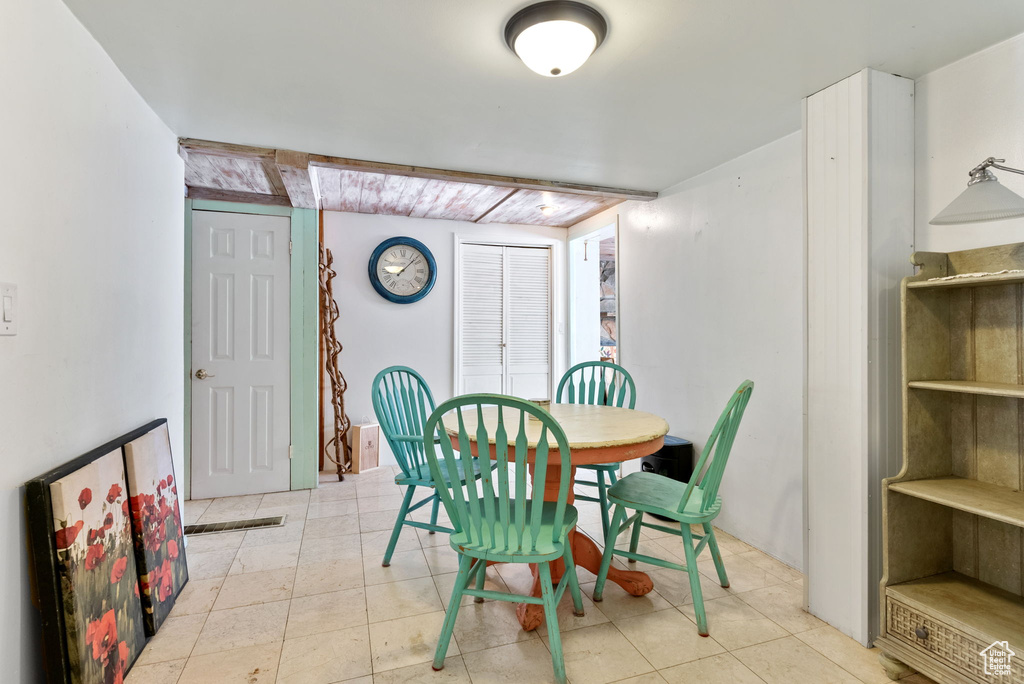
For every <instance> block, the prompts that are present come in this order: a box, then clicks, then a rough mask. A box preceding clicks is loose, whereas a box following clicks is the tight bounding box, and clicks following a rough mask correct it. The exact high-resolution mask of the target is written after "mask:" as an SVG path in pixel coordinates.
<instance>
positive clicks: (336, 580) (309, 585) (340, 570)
mask: <svg viewBox="0 0 1024 684" xmlns="http://www.w3.org/2000/svg"><path fill="white" fill-rule="evenodd" d="M361 586H363V564H362V563H361V562H359V561H351V560H339V561H323V562H321V563H310V564H308V565H299V567H298V568H297V569H296V572H295V588H294V590H293V591H292V597H293V598H299V597H301V596H312V595H313V594H326V593H329V592H332V591H342V590H344V589H355V588H358V587H361Z"/></svg>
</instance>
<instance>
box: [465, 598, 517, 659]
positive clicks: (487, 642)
mask: <svg viewBox="0 0 1024 684" xmlns="http://www.w3.org/2000/svg"><path fill="white" fill-rule="evenodd" d="M455 638H456V639H457V640H458V642H459V650H460V651H462V653H463V654H465V653H469V652H471V651H482V650H484V649H485V648H492V647H494V646H503V645H505V644H511V643H515V642H516V641H529V640H531V639H536V638H537V633H536V632H535V631H533V632H524V631H523V628H522V626H521V625H520V624H519V620H518V619H517V618H516V604H514V603H507V602H505V601H485V602H484V603H468V604H465V605H463V606H461V607H460V608H459V617H458V619H457V620H456V621H455Z"/></svg>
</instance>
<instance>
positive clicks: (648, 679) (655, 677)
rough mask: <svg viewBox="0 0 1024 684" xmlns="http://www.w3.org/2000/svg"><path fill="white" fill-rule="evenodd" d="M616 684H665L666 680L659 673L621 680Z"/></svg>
mask: <svg viewBox="0 0 1024 684" xmlns="http://www.w3.org/2000/svg"><path fill="white" fill-rule="evenodd" d="M615 684H665V678H664V677H662V676H661V675H660V674H659V673H657V672H648V673H647V674H642V675H640V676H639V677H630V678H629V679H620V680H619V681H617V682H616V683H615Z"/></svg>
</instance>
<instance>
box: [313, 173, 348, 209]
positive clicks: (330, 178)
mask: <svg viewBox="0 0 1024 684" xmlns="http://www.w3.org/2000/svg"><path fill="white" fill-rule="evenodd" d="M342 173H344V172H343V171H340V170H338V169H325V168H318V169H317V170H316V181H317V183H318V184H319V185H320V206H321V208H322V209H324V210H326V211H341V174H342Z"/></svg>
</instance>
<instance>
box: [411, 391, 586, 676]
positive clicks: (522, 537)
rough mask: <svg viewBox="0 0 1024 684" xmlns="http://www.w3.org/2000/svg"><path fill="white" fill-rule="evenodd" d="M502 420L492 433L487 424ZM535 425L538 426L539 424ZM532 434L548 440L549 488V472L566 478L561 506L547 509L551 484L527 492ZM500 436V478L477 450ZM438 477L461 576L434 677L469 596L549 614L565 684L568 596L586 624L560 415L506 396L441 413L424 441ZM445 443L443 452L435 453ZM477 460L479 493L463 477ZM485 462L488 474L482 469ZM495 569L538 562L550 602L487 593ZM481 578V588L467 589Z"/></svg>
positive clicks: (451, 405)
mask: <svg viewBox="0 0 1024 684" xmlns="http://www.w3.org/2000/svg"><path fill="white" fill-rule="evenodd" d="M485 413H486V414H489V415H491V416H492V418H493V419H492V420H490V421H489V423H488V424H485V420H484V415H485ZM445 414H449V415H448V416H447V418H445V421H446V422H447V426H448V427H449V428H451V429H452V431H453V434H454V431H455V430H456V429H457V430H458V437H457V441H458V453H459V454H462V458H461V459H460V458H459V457H458V456H457V455H456V453H455V451H454V447H453V445H452V439H451V437H449V435H448V433H447V431H446V429H445V424H443V423H442V417H443V416H444V415H445ZM531 417H533V418H536V419H537V420H535V421H532V425H530V423H531ZM528 425H530V428H531V430H530V432H531V434H537V433H534V430H537V431H538V433H539V434H538V436H537V437H536V439H535V440H534V444H535V446H536V455H535V459H534V460H535V463H536V473H537V477H538V478H539V480H536V481H537V482H540V483H543V482H544V477H545V476H544V473H546V472H547V469H548V465H549V464H552V465H557V466H559V473H560V474H561V479H560V481H559V483H558V497H557V500H555V501H543V491H544V487H543V485H540V486H538V487H536V488H535V489H530V488H528V487H527V483H526V473H527V457H528V451H529V449H530V448H531V445H530V444H529V441H530V440H528V438H527V426H528ZM492 436H493V439H494V442H495V446H494V447H493V449H494V453H493V461H494V462H495V463H496V464H497V468H496V469H495V470H493V471H492V470H491V469H490V468H488V467H487V463H488V462H490V461H491V460H492V455H491V454H490V453H489V451H490V447H488V448H484V449H481V452H482V453H481V454H480V455H479V456H477V455H473V456H468V455H467V454H472V453H473V449H474V447H475V445H478V444H483V445H487V444H488V442H489V441H490V440H491V438H492ZM423 443H424V448H425V451H426V454H427V462H428V463H429V465H430V473H431V475H432V476H433V478H434V482H435V484H436V485H437V490H438V493H439V494H440V496H441V501H442V503H443V504H444V507H445V510H446V511H447V512H448V516H449V518H450V519H451V521H452V525H453V526H454V528H455V531H454V532H452V534H451V537H450V544H451V547H452V548H453V549H455V551H456V552H457V553H458V554H459V572H458V575H456V578H455V586H454V588H453V589H452V598H451V601H449V602H448V611H447V613H446V614H445V619H444V625H443V626H442V627H441V636H440V638H439V639H438V642H437V651H436V653H435V654H434V669H435V670H440V669H441V668H442V667H444V658H445V654H446V653H447V651H448V642H449V641H450V640H451V636H452V630H453V629H454V627H455V620H456V618H457V617H458V613H459V605H460V604H461V603H462V600H461V599H462V596H463V595H468V596H473V597H475V598H476V600H477V601H482V600H483V599H485V598H487V599H494V600H498V601H511V602H515V603H533V604H539V605H542V606H544V615H545V619H546V620H547V626H548V639H549V643H550V646H551V661H552V664H553V666H554V671H555V679H557V680H558V681H559V682H565V681H566V680H565V663H564V661H563V658H562V641H561V635H560V632H559V629H558V609H557V607H558V602H559V601H560V600H561V598H562V595H563V594H564V593H565V589H566V587H569V591H570V593H571V594H572V602H573V607H574V609H575V612H576V614H577V615H583V598H582V596H581V595H580V587H579V582H578V581H577V579H576V568H575V565H574V564H573V558H572V548H571V545H570V544H569V543H568V534H569V531H570V530H571V529H572V528H573V527H574V526H575V525H576V520H577V513H576V509H575V508H574V507H573V506H572V505H570V504H568V503H566V501H567V499H568V497H569V489H570V487H571V486H572V482H571V480H572V476H571V474H570V473H571V470H572V465H571V460H570V454H569V444H568V442H567V441H566V438H565V433H564V432H563V431H562V428H561V426H560V425H559V424H558V422H557V421H556V420H555V419H554V418H553V417H552V416H551V414H550V413H548V412H547V411H545V410H544V409H542V408H541V407H539V406H537V405H536V404H533V403H531V402H528V401H525V400H523V399H517V398H515V397H506V396H502V395H497V394H469V395H465V396H461V397H455V398H454V399H450V400H448V401H446V402H444V403H443V404H441V405H440V406H438V407H437V410H436V411H434V412H433V413H432V414H431V415H430V418H429V419H428V420H427V426H426V430H425V432H424V437H423ZM432 444H438V445H439V448H438V449H437V450H432V449H430V446H431V445H432ZM470 459H472V461H473V462H474V470H478V471H479V472H481V473H482V476H481V479H480V482H479V484H477V483H468V484H467V483H466V482H464V481H461V480H460V479H459V477H458V474H459V473H461V472H462V471H463V469H464V467H465V466H464V465H463V462H464V461H467V460H470ZM478 459H479V460H483V461H484V465H482V466H480V465H477V461H478ZM559 559H562V560H563V561H565V572H564V573H563V574H562V578H561V580H560V581H559V583H558V586H557V587H556V586H554V585H553V583H552V580H551V568H550V565H549V564H550V563H551V562H552V561H557V560H559ZM488 561H495V562H502V563H536V564H537V568H538V572H539V576H540V583H541V597H540V598H537V597H533V596H522V595H519V594H509V593H504V592H499V591H492V590H488V589H484V588H483V587H484V576H485V573H486V571H487V563H488ZM474 578H475V579H476V588H475V589H471V588H467V587H468V585H469V583H470V580H472V579H474Z"/></svg>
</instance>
